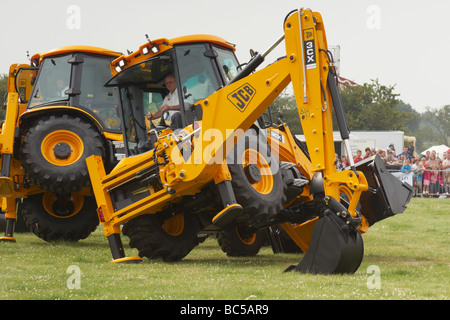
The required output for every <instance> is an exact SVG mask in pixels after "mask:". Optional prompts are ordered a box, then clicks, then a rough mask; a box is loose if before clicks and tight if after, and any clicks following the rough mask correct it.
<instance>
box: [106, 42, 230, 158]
mask: <svg viewBox="0 0 450 320" xmlns="http://www.w3.org/2000/svg"><path fill="white" fill-rule="evenodd" d="M135 55H136V54H135ZM238 67H239V64H238V61H237V59H236V56H235V55H234V51H233V50H232V49H231V48H226V47H222V46H219V45H217V44H213V43H209V42H196V43H180V44H174V45H173V46H172V47H170V49H169V50H166V51H164V52H161V53H159V54H158V55H155V56H153V57H151V58H149V59H148V60H144V61H142V62H139V63H138V62H136V63H135V64H134V65H131V66H129V67H128V68H126V69H125V70H123V71H120V72H119V73H118V74H117V75H115V76H114V77H113V78H112V79H111V80H110V81H109V82H108V83H107V84H106V85H107V86H113V87H118V88H119V91H120V101H121V108H120V109H121V111H122V115H121V116H122V119H123V123H124V128H123V135H124V141H126V143H125V146H126V148H127V154H128V155H133V154H138V153H142V152H145V151H148V150H149V149H151V148H152V147H151V146H152V144H149V141H147V140H148V139H149V136H148V132H149V130H152V129H155V130H156V131H161V130H162V129H164V128H167V127H170V128H171V129H173V130H176V129H182V128H184V127H186V126H188V125H190V124H193V123H194V121H196V120H201V118H202V112H201V108H200V106H199V105H198V102H199V101H201V100H204V99H206V98H207V97H209V96H210V95H211V94H213V93H214V92H215V91H217V90H218V89H220V88H222V87H224V86H226V85H227V84H228V83H229V82H230V81H231V80H232V79H233V78H234V76H235V75H236V74H237V73H238ZM170 74H173V75H174V77H175V81H176V85H177V89H176V94H177V95H178V101H179V102H180V103H179V105H180V111H179V112H180V114H179V116H181V125H182V126H181V127H180V128H179V127H177V126H176V124H175V123H174V122H173V119H174V118H173V116H172V117H169V115H168V114H167V113H163V115H162V117H161V118H162V119H155V120H153V121H152V123H147V124H146V121H147V120H146V115H148V114H149V113H150V112H157V111H158V110H160V109H161V107H162V105H163V101H164V98H165V97H166V95H168V94H169V91H168V90H167V88H166V86H165V84H164V79H165V78H166V77H167V76H168V75H170Z"/></svg>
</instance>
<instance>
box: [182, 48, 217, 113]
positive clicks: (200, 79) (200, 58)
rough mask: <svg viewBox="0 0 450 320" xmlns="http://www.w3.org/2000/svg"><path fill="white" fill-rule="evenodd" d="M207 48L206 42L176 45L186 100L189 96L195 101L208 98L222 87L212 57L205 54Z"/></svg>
mask: <svg viewBox="0 0 450 320" xmlns="http://www.w3.org/2000/svg"><path fill="white" fill-rule="evenodd" d="M207 49H208V47H207V46H206V45H205V44H193V45H191V44H190V45H180V46H177V47H176V55H177V61H178V68H179V74H180V83H181V87H182V94H183V95H184V100H187V99H188V98H189V99H190V100H193V102H194V103H195V102H197V101H199V100H203V99H205V98H207V97H208V96H210V95H211V94H212V93H214V92H215V91H216V90H217V89H218V88H219V87H220V85H219V81H218V79H217V77H216V73H215V72H214V69H213V65H212V63H211V59H210V58H209V57H207V56H206V55H205V52H206V51H207ZM185 109H186V107H185Z"/></svg>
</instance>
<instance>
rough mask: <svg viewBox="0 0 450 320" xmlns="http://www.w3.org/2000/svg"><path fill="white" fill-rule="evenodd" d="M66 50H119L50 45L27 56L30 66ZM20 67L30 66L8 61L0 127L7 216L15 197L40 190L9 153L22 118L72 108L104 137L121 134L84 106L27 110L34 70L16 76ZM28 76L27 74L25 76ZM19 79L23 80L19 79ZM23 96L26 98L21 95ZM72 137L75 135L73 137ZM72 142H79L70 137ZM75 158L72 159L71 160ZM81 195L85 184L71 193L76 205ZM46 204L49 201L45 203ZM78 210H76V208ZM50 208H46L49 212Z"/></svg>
mask: <svg viewBox="0 0 450 320" xmlns="http://www.w3.org/2000/svg"><path fill="white" fill-rule="evenodd" d="M70 52H85V53H92V54H101V55H107V56H111V57H118V56H120V53H118V52H115V51H111V50H108V49H104V48H98V47H92V46H66V47H61V48H57V49H53V50H50V51H47V52H44V53H37V54H35V55H33V56H32V57H31V61H32V63H33V65H34V66H39V65H40V64H41V62H42V60H43V59H44V58H46V57H51V56H57V55H60V54H65V53H70ZM22 68H30V65H29V64H12V65H11V66H10V69H9V74H8V97H7V100H6V116H5V121H4V122H3V124H2V125H1V127H0V152H1V154H2V155H11V156H12V159H11V166H10V171H9V177H0V199H1V200H2V201H1V202H0V205H1V210H2V211H4V212H6V216H5V217H6V218H7V219H16V200H17V199H20V198H26V197H28V196H29V195H33V194H37V193H41V192H43V190H41V189H39V188H38V187H36V186H34V185H29V184H28V183H27V182H26V179H25V173H24V171H23V168H22V165H21V162H20V160H18V159H15V158H14V156H13V151H14V142H15V141H14V135H15V133H16V130H18V129H19V128H20V126H21V122H22V121H23V120H24V119H29V118H31V117H33V116H38V115H39V114H40V113H41V112H44V113H47V114H51V113H54V112H56V111H58V110H63V109H64V110H67V111H69V112H76V113H79V114H82V115H83V116H84V117H88V118H89V119H90V120H91V123H93V124H94V125H95V126H96V127H97V128H98V129H99V130H100V132H103V134H104V136H105V138H106V139H109V140H112V141H123V136H122V134H119V133H114V132H107V131H104V130H103V127H102V125H101V124H100V123H99V122H98V121H97V119H95V118H94V117H93V116H92V115H91V114H89V113H88V112H86V111H85V110H82V109H79V108H75V107H71V106H50V107H42V108H35V109H31V110H26V109H27V104H28V101H25V100H27V98H28V97H29V95H30V94H31V91H32V88H33V86H32V84H33V83H34V81H32V80H34V79H35V78H36V75H37V70H34V71H32V70H31V71H30V72H28V73H26V74H24V75H23V76H22V77H23V78H18V76H19V75H20V74H19V71H20V70H21V69H22ZM25 77H29V78H25ZM22 80H23V81H22ZM21 94H23V96H22V95H21ZM24 98H26V99H24ZM72 139H76V138H73V137H72ZM74 142H75V144H74V145H78V146H79V145H80V144H79V143H76V141H74ZM81 153H82V150H81V148H79V149H78V150H77V156H80V155H81ZM43 154H44V155H45V154H47V157H49V154H50V153H49V152H45V151H44V150H43ZM50 160H51V161H50V162H51V163H54V164H58V160H57V159H50ZM3 161H4V157H0V165H3ZM73 161H76V160H73ZM84 196H92V193H91V191H90V189H89V188H84V189H83V190H81V191H79V192H77V193H73V194H72V197H74V198H75V199H78V200H79V201H76V206H77V207H80V204H81V205H82V203H83V201H82V198H83V197H84ZM49 197H50V196H46V197H45V198H49ZM51 202H52V200H46V201H44V203H43V205H44V206H45V205H46V204H49V203H51ZM47 207H50V205H47ZM78 211H79V210H78ZM51 212H52V210H50V211H49V213H50V214H51Z"/></svg>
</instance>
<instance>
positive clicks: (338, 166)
mask: <svg viewBox="0 0 450 320" xmlns="http://www.w3.org/2000/svg"><path fill="white" fill-rule="evenodd" d="M334 165H335V166H336V170H337V171H341V170H342V168H343V167H342V162H341V158H340V157H339V156H338V154H337V153H335V154H334Z"/></svg>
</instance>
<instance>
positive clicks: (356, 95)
mask: <svg viewBox="0 0 450 320" xmlns="http://www.w3.org/2000/svg"><path fill="white" fill-rule="evenodd" d="M394 90H395V86H385V85H382V84H380V83H379V82H378V80H372V82H371V83H369V84H368V83H364V85H362V86H358V87H342V88H341V90H340V92H341V99H342V104H343V106H344V110H345V113H346V118H347V122H348V124H349V127H350V129H351V130H365V131H382V130H401V131H405V132H407V133H408V124H409V123H410V122H411V121H413V119H414V117H413V116H412V115H411V114H410V113H408V112H402V111H400V110H399V108H398V105H399V103H400V100H399V99H398V96H399V94H397V93H395V92H394Z"/></svg>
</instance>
